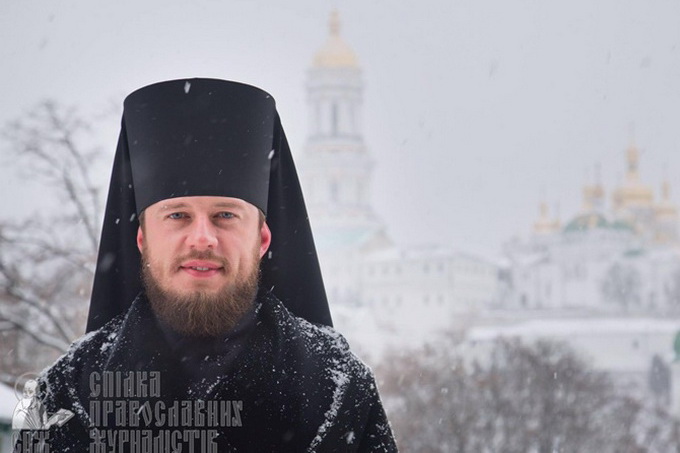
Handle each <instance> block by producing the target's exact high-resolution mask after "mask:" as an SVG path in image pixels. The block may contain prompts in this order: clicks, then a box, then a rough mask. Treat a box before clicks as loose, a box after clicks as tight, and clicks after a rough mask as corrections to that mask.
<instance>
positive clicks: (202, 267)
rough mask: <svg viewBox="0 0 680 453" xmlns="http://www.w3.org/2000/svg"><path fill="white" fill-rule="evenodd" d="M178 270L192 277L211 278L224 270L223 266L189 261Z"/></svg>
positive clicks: (207, 262) (208, 262)
mask: <svg viewBox="0 0 680 453" xmlns="http://www.w3.org/2000/svg"><path fill="white" fill-rule="evenodd" d="M180 270H182V271H184V272H186V273H188V274H189V275H191V276H193V277H202V278H205V277H212V276H213V275H216V274H218V273H220V272H222V271H223V270H224V266H222V265H221V264H217V263H214V262H212V261H201V260H191V261H186V262H184V263H182V264H181V265H180Z"/></svg>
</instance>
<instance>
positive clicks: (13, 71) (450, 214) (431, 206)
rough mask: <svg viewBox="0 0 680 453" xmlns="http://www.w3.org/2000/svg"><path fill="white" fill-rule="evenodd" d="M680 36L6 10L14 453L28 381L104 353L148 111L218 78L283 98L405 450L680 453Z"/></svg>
mask: <svg viewBox="0 0 680 453" xmlns="http://www.w3.org/2000/svg"><path fill="white" fill-rule="evenodd" d="M678 17H680V4H678V3H677V2H673V1H670V0H668V1H664V0H661V1H657V2H653V3H651V2H643V1H635V0H624V1H609V0H603V1H600V2H588V1H581V0H577V1H574V2H568V3H560V4H557V3H554V2H547V3H546V2H539V1H535V0H516V1H510V2H501V1H487V2H474V1H449V2H446V1H440V0H425V1H422V2H419V3H418V4H417V5H416V4H414V3H401V4H395V2H388V1H386V0H371V1H363V2H360V1H358V0H347V1H318V0H316V1H312V0H291V1H288V2H285V4H282V3H276V2H271V1H269V2H267V1H264V0H248V1H245V0H222V1H218V0H200V1H195V2H192V3H189V2H179V1H175V0H166V1H160V0H147V1H145V2H132V1H129V0H121V1H119V2H115V3H114V2H106V3H105V2H90V3H88V4H83V3H81V2H76V1H74V0H64V1H60V2H48V1H45V0H27V1H23V2H20V3H19V2H5V3H3V4H2V5H0V59H1V61H2V62H3V67H4V71H2V72H0V87H2V88H3V90H2V91H3V96H2V99H3V101H2V104H0V125H1V126H2V135H1V136H0V140H1V141H0V162H1V166H0V177H1V178H2V182H1V183H0V188H1V193H2V197H1V198H0V202H1V203H2V208H3V209H2V210H1V211H0V339H1V340H0V381H2V382H4V383H5V384H6V385H7V386H8V388H3V387H0V390H1V391H2V392H5V393H2V394H0V396H1V397H2V398H0V399H1V400H2V403H1V404H0V436H3V435H4V437H3V438H4V439H6V437H7V433H9V429H10V423H9V422H10V420H11V413H12V410H13V408H14V405H15V400H14V399H13V396H12V395H13V394H12V390H11V389H12V387H13V386H14V385H15V383H16V382H23V380H25V379H26V378H27V377H28V376H29V375H30V374H31V373H37V372H39V371H40V370H41V369H42V368H43V367H45V366H47V365H48V364H50V363H51V362H52V361H53V360H54V359H55V358H56V357H57V356H58V355H60V354H61V353H63V351H64V350H65V349H66V348H67V347H68V344H69V343H70V342H71V341H72V340H73V339H75V338H76V337H78V336H79V335H80V334H82V332H83V325H84V324H83V323H84V318H85V315H86V311H87V301H88V297H89V291H90V285H91V279H92V272H93V265H94V259H95V256H96V250H97V242H98V239H99V228H100V223H101V216H102V213H103V201H104V197H105V195H106V190H107V185H108V177H109V172H110V168H111V161H112V158H113V152H114V149H115V145H116V140H117V134H118V130H119V124H120V115H121V113H122V100H123V99H124V97H125V96H126V95H127V94H128V93H130V92H131V91H133V90H135V89H137V88H139V87H141V86H144V85H147V84H149V83H153V82H157V81H160V80H166V79H176V78H190V77H214V78H223V79H230V80H237V81H242V82H246V83H250V84H253V85H257V86H260V87H262V88H263V89H265V90H267V91H268V92H270V93H271V94H272V95H273V96H274V98H275V99H276V100H277V108H278V110H279V113H280V115H281V118H282V121H283V125H284V127H285V129H286V132H287V136H288V140H289V142H290V144H291V149H292V150H293V155H294V158H295V159H296V163H297V166H298V172H299V175H300V178H301V180H302V183H303V189H304V191H305V197H306V200H307V204H308V208H309V211H310V218H311V221H312V224H313V227H314V233H315V238H316V244H317V248H318V250H319V253H320V257H321V261H322V263H321V264H322V267H323V271H324V278H325V281H326V287H327V292H328V294H329V298H330V301H331V304H332V310H333V315H334V321H335V324H336V327H337V328H338V330H340V332H342V333H343V334H345V335H346V337H347V338H348V340H349V341H350V344H351V345H352V347H353V349H354V350H355V351H356V352H357V354H358V355H359V356H360V357H361V358H362V359H363V360H364V361H366V362H367V363H368V364H369V365H370V366H371V367H372V368H373V369H374V371H375V373H376V375H377V377H378V381H379V385H380V388H381V394H382V397H383V399H384V400H385V405H386V409H387V410H388V413H389V416H390V419H391V422H392V425H393V429H394V431H395V434H396V436H397V438H398V441H399V445H400V448H401V450H403V451H414V452H416V451H417V452H429V451H432V452H435V451H447V452H448V451H451V452H479V451H490V452H492V451H493V452H495V451H498V452H501V451H502V452H515V451H517V452H541V453H542V452H568V451H595V450H598V451H603V452H606V451H649V452H657V451H658V452H669V451H676V450H675V449H677V445H678V443H679V442H680V424H679V423H678V421H677V416H678V415H680V365H679V364H678V361H677V360H676V359H677V354H678V352H680V341H676V335H677V333H678V332H679V331H680V253H679V251H680V248H679V247H678V245H679V242H678V239H679V237H678V212H677V200H678V199H677V191H679V190H680V187H679V186H680V181H678V177H677V175H678V171H679V170H680V161H679V159H678V157H677V156H678V150H680V128H678V127H677V124H678V118H680V50H679V49H678V46H679V45H680V27H678V26H677V18H678ZM676 349H677V352H676ZM5 395H9V396H7V397H5ZM4 442H5V444H4V448H8V447H7V442H8V441H7V440H5V441H4ZM0 448H2V447H0ZM0 451H3V450H0Z"/></svg>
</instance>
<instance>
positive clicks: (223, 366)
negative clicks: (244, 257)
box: [40, 294, 397, 453]
mask: <svg viewBox="0 0 680 453" xmlns="http://www.w3.org/2000/svg"><path fill="white" fill-rule="evenodd" d="M40 381H41V392H42V396H43V399H44V404H45V406H46V408H47V410H48V413H50V414H52V413H54V412H56V411H57V410H59V409H68V410H70V411H72V412H74V414H75V415H74V416H73V417H72V418H71V419H70V420H69V421H68V422H67V423H66V424H65V425H64V426H62V427H52V428H51V429H50V432H49V444H50V451H53V452H67V451H72V452H88V451H89V452H97V453H99V452H102V453H103V452H107V453H108V452H113V451H115V452H118V451H148V452H160V451H163V452H171V451H182V452H188V451H195V452H204V451H205V452H211V451H215V452H229V451H239V452H241V451H242V452H288V451H290V452H293V451H294V452H304V451H314V452H335V451H337V452H355V451H359V452H383V451H388V452H392V451H396V450H397V448H396V446H395V442H394V439H393V436H392V432H391V429H390V426H389V423H388V421H387V418H386V416H385V412H384V410H383V407H382V404H381V402H380V398H379V396H378V391H377V388H376V384H375V379H374V377H373V375H372V373H371V371H370V370H369V369H368V368H367V367H366V365H364V364H363V363H362V362H361V361H360V360H359V359H358V358H357V357H356V356H355V355H354V354H352V353H351V352H350V350H349V347H348V345H347V343H346V341H345V339H344V338H343V337H342V336H341V335H340V334H338V333H337V332H336V331H334V330H333V329H332V328H329V327H324V326H317V325H314V324H311V323H309V322H307V321H305V320H303V319H301V318H297V317H294V316H293V315H291V314H290V313H289V312H288V310H287V309H286V308H285V307H284V306H283V305H282V304H281V302H280V301H279V300H278V299H276V297H275V296H273V295H272V294H263V295H260V296H258V302H257V303H256V304H255V306H254V309H253V310H252V312H251V313H249V314H248V315H246V316H245V317H244V320H243V321H242V322H241V323H240V324H239V325H238V326H237V327H236V328H235V329H234V331H233V332H232V333H230V335H229V336H227V337H225V338H222V339H219V340H216V341H212V342H210V341H196V340H191V339H182V338H181V337H179V336H176V335H175V336H173V335H172V334H168V332H167V329H165V328H163V326H161V325H160V324H159V322H158V321H157V319H156V317H155V316H154V314H153V312H152V311H151V308H150V305H149V303H148V301H147V300H146V298H145V297H144V296H140V297H138V298H137V299H136V300H135V302H134V303H133V304H132V307H131V308H130V310H129V311H128V312H127V313H125V314H123V315H121V316H119V317H117V318H114V319H113V320H112V321H110V322H109V323H107V324H106V325H105V326H104V327H102V328H101V329H99V330H96V331H94V332H91V333H89V334H87V335H85V336H84V337H83V338H81V339H80V340H78V341H77V342H76V343H74V344H73V345H72V346H71V348H70V350H69V351H68V352H67V353H66V354H65V355H64V356H63V357H62V358H60V359H59V360H58V361H57V362H56V363H55V364H54V365H53V366H52V367H51V368H49V369H48V370H47V371H45V372H44V373H43V375H42V376H41V379H40Z"/></svg>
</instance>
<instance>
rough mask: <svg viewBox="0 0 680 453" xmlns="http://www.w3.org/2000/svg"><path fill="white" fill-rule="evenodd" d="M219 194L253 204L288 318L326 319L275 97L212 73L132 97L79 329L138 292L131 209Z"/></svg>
mask: <svg viewBox="0 0 680 453" xmlns="http://www.w3.org/2000/svg"><path fill="white" fill-rule="evenodd" d="M199 195H212V196H227V197H234V198H240V199H243V200H245V201H247V202H249V203H251V204H253V205H255V206H256V207H258V208H259V209H260V210H261V211H262V212H263V213H264V214H265V215H266V218H267V224H268V225H269V228H270V229H271V232H272V242H271V245H270V247H269V251H268V253H267V254H266V255H265V256H264V258H263V259H262V262H261V264H260V269H261V283H260V286H261V288H263V289H266V290H268V289H271V290H272V292H273V293H274V294H275V295H276V296H277V297H278V298H279V299H280V300H281V301H282V302H283V304H284V305H285V306H286V307H287V308H288V309H289V310H290V311H291V312H292V313H293V314H295V315H297V316H300V317H302V318H305V319H307V320H308V321H310V322H314V323H319V324H325V325H332V322H331V316H330V311H329V309H328V302H327V299H326V293H325V290H324V286H323V280H322V278H321V271H320V269H319V262H318V258H317V254H316V249H315V247H314V240H313V238H312V232H311V228H310V225H309V220H308V218H307V210H306V208H305V203H304V199H303V197H302V191H301V189H300V183H299V180H298V177H297V172H296V171H295V165H294V163H293V158H292V155H291V153H290V148H289V147H288V142H287V140H286V136H285V133H284V131H283V128H282V127H281V121H280V119H279V116H278V113H277V112H276V105H275V102H274V99H273V98H272V97H271V96H270V95H269V94H268V93H266V92H265V91H262V90H260V89H259V88H256V87H253V86H250V85H245V84H242V83H237V82H229V81H224V80H216V79H182V80H172V81H168V82H160V83H156V84H153V85H149V86H147V87H144V88H141V89H139V90H137V91H135V92H133V93H132V94H130V95H129V96H128V97H127V98H126V99H125V103H124V111H123V120H122V126H121V132H120V137H119V139H118V147H117V149H116V155H115V159H114V163H113V172H112V175H111V184H110V187H109V197H108V201H107V205H106V212H105V216H104V225H103V228H102V238H101V242H100V245H99V257H98V260H97V269H96V273H95V278H94V286H93V289H92V299H91V302H90V313H89V317H88V321H87V330H88V331H91V330H95V329H98V328H100V327H101V326H103V325H104V324H106V323H107V322H108V321H109V320H111V319H112V318H114V317H115V316H117V315H118V314H120V313H123V312H124V311H126V310H127V309H128V308H129V307H130V305H131V304H132V301H133V300H134V298H135V297H136V296H137V294H138V293H139V292H140V291H141V290H142V283H141V278H140V255H139V251H138V250H137V245H136V236H137V228H138V226H139V222H138V221H137V218H138V216H139V214H140V213H141V212H142V211H143V210H144V209H145V208H147V207H148V206H150V205H152V204H154V203H156V202H158V201H160V200H164V199H167V198H173V197H184V196H199Z"/></svg>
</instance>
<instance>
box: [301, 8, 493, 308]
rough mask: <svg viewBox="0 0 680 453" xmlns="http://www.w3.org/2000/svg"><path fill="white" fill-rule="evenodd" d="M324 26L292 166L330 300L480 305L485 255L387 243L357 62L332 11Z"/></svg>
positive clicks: (487, 298) (487, 288)
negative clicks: (374, 200) (375, 204)
mask: <svg viewBox="0 0 680 453" xmlns="http://www.w3.org/2000/svg"><path fill="white" fill-rule="evenodd" d="M329 25H330V27H329V28H330V30H329V31H330V33H329V36H328V39H327V41H326V43H325V44H324V45H323V46H322V47H321V49H320V50H319V51H318V52H317V53H316V55H315V56H314V59H313V62H312V67H311V68H310V69H309V71H308V77H307V85H306V89H307V100H308V112H309V128H310V133H309V136H308V139H307V144H306V147H305V150H304V154H303V155H302V156H300V157H299V158H298V167H299V172H300V178H301V181H302V185H303V189H304V192H305V198H306V203H307V209H308V210H309V214H310V219H311V221H312V227H313V230H314V236H315V242H316V245H317V249H318V252H319V256H320V261H321V266H322V271H323V277H324V282H325V285H326V290H327V293H328V296H329V300H330V301H331V303H332V306H335V307H338V306H343V305H344V306H354V307H356V306H364V307H372V308H375V309H378V310H380V311H382V312H390V313H393V314H395V319H396V318H399V314H400V313H401V314H402V315H403V318H405V319H409V320H413V317H414V314H418V315H427V313H425V312H429V313H430V314H434V313H436V315H435V316H434V317H435V318H437V319H443V320H444V321H446V320H447V319H449V318H450V317H452V316H453V313H455V312H460V311H470V310H475V309H477V308H478V307H485V306H487V305H489V304H490V303H491V302H492V301H493V300H494V297H495V295H496V290H497V281H498V277H497V274H498V271H497V267H496V266H495V265H494V264H492V263H488V262H485V261H484V260H482V259H480V258H477V257H474V256H471V255H467V254H464V253H461V252H460V251H458V250H457V249H456V248H455V247H454V246H453V245H451V244H442V245H440V246H432V247H427V248H416V249H404V248H400V247H397V246H396V245H395V244H394V243H393V241H392V240H391V239H390V237H389V234H388V231H387V227H386V226H385V224H384V223H383V221H382V220H381V219H380V218H379V217H378V216H377V215H376V213H375V212H374V210H373V208H372V206H371V204H370V190H371V178H372V171H373V168H374V162H373V159H372V158H371V155H370V152H369V150H368V147H367V145H366V142H365V139H364V131H363V130H362V127H363V121H362V108H363V105H362V104H363V91H364V88H363V81H362V75H361V68H360V66H359V62H358V58H357V56H356V54H355V53H354V51H353V50H352V49H351V48H350V47H349V46H348V45H347V44H346V43H345V41H344V40H343V39H342V37H341V36H340V22H339V18H338V14H337V12H333V13H332V15H331V19H330V23H329ZM426 317H429V316H426Z"/></svg>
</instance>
